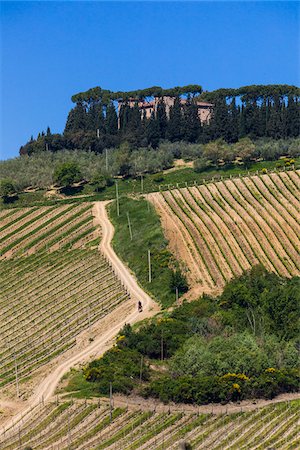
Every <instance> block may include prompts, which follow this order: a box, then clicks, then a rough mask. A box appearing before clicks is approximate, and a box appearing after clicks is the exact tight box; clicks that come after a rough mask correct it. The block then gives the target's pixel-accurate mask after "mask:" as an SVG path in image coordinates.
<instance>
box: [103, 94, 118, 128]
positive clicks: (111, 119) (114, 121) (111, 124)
mask: <svg viewBox="0 0 300 450" xmlns="http://www.w3.org/2000/svg"><path fill="white" fill-rule="evenodd" d="M105 130H106V133H107V134H112V135H114V134H117V132H118V116H117V112H116V108H115V107H114V104H113V103H112V102H111V103H110V104H109V105H108V106H107V108H106V117H105Z"/></svg>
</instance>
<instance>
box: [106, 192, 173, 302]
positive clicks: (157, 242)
mask: <svg viewBox="0 0 300 450" xmlns="http://www.w3.org/2000/svg"><path fill="white" fill-rule="evenodd" d="M127 213H128V214H129V218H130V223H131V229H132V236H133V239H132V241H131V240H130V233H129V226H128V217H127ZM109 215H110V219H111V221H112V223H113V225H114V227H115V235H114V238H113V247H114V249H115V251H116V253H117V254H118V255H119V256H120V258H121V259H122V260H123V261H124V262H125V263H126V264H127V265H128V266H129V268H130V269H131V270H132V271H133V272H134V273H135V275H136V277H137V280H138V282H139V284H140V285H141V286H142V288H143V289H144V290H145V291H147V292H148V293H149V294H150V295H151V296H152V297H153V298H155V299H156V300H157V301H159V302H160V303H161V305H162V306H163V307H164V308H167V307H169V306H170V305H172V303H173V302H174V301H175V293H173V292H172V291H171V289H170V280H171V274H172V269H171V268H170V262H171V264H174V265H175V261H173V258H172V255H171V253H170V252H169V251H168V249H167V244H168V242H167V240H166V239H165V237H164V235H163V231H162V228H161V224H160V219H159V217H158V215H157V214H156V212H155V210H154V208H153V206H152V205H151V204H150V203H149V202H147V201H146V200H144V199H140V200H134V199H131V198H125V197H122V198H121V199H120V216H119V217H118V215H117V210H116V203H115V202H114V203H113V204H111V205H110V206H109ZM148 250H150V253H151V273H152V281H151V283H149V278H148V277H149V271H148Z"/></svg>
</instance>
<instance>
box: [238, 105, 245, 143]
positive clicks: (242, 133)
mask: <svg viewBox="0 0 300 450" xmlns="http://www.w3.org/2000/svg"><path fill="white" fill-rule="evenodd" d="M245 136H246V117H245V105H244V104H242V107H241V109H240V117H239V139H240V138H243V137H245Z"/></svg>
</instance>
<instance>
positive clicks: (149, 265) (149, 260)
mask: <svg viewBox="0 0 300 450" xmlns="http://www.w3.org/2000/svg"><path fill="white" fill-rule="evenodd" d="M148 268H149V283H151V281H152V276H151V253H150V250H148Z"/></svg>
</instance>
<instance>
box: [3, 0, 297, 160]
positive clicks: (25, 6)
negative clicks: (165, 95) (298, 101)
mask: <svg viewBox="0 0 300 450" xmlns="http://www.w3.org/2000/svg"><path fill="white" fill-rule="evenodd" d="M1 65H2V70H1V115H2V117H1V130H0V135H1V142H0V154H1V159H6V158H9V157H14V156H17V155H18V151H19V147H20V145H21V144H24V143H26V141H27V140H28V139H29V138H30V136H31V135H34V136H36V135H37V133H38V132H39V131H41V130H45V129H46V127H47V125H49V126H50V127H51V130H52V132H61V131H62V130H63V128H64V124H65V120H66V117H67V113H68V111H69V109H70V108H71V106H72V103H71V100H70V97H71V95H72V94H74V93H77V92H80V91H83V90H87V89H89V88H91V87H94V86H101V87H103V88H106V89H110V90H131V89H136V88H144V87H148V86H152V85H160V86H162V87H172V86H175V85H185V84H192V83H196V84H201V85H202V86H203V88H204V89H207V90H212V89H217V88H220V87H239V86H243V85H247V84H273V83H276V84H279V83H286V84H295V85H298V84H299V3H298V2H288V1H284V2H242V1H240V2H191V3H188V2H132V3H127V2H120V3H117V2H2V3H1Z"/></svg>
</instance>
